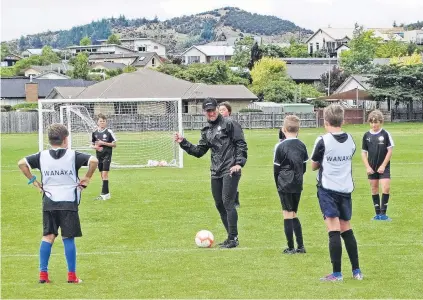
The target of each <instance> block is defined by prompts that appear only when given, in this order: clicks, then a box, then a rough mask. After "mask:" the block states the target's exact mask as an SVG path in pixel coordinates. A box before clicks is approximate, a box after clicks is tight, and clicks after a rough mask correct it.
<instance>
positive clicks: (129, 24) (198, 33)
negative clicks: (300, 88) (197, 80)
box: [7, 7, 312, 54]
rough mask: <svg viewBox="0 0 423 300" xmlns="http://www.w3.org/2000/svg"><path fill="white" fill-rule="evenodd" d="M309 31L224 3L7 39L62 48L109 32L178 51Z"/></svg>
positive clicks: (16, 45)
mask: <svg viewBox="0 0 423 300" xmlns="http://www.w3.org/2000/svg"><path fill="white" fill-rule="evenodd" d="M311 33H312V32H311V31H310V30H307V29H304V28H301V27H299V26H297V25H296V24H294V23H292V22H290V21H287V20H283V19H280V18H278V17H275V16H265V15H259V14H252V13H249V12H247V11H244V10H241V9H239V8H234V7H225V8H221V9H216V10H213V11H208V12H204V13H200V14H196V15H190V16H182V17H177V18H172V19H169V20H164V21H159V20H158V18H157V17H155V18H154V19H152V20H149V19H146V18H137V19H127V18H126V17H125V16H124V15H120V16H119V17H118V18H114V17H112V18H103V19H101V20H96V21H92V22H91V23H89V24H85V25H80V26H75V27H72V28H71V29H69V30H59V31H47V32H43V33H39V34H33V35H27V36H21V37H20V39H16V40H12V41H8V42H7V44H8V46H9V48H10V49H11V51H12V52H21V51H23V50H25V49H28V48H42V47H43V46H46V45H47V46H51V47H52V48H59V49H61V48H65V47H68V46H72V45H79V43H80V41H81V39H83V38H84V37H87V38H89V39H90V40H91V41H92V42H93V43H94V44H96V43H99V42H98V40H102V39H107V38H108V37H109V36H110V35H111V34H117V35H118V36H120V37H128V38H131V37H139V38H145V37H148V38H153V39H155V40H157V41H159V42H161V43H163V44H165V45H166V47H167V49H168V52H169V53H170V54H172V53H178V52H182V51H183V50H185V49H187V48H188V47H190V46H191V45H193V44H204V43H207V42H210V41H214V40H221V41H224V40H226V39H227V38H231V37H232V38H233V37H243V36H248V35H259V36H262V37H263V39H264V40H266V38H267V39H269V41H270V40H271V41H276V42H288V41H289V40H291V39H292V38H293V37H296V38H299V39H305V38H307V37H308V36H309V35H310V34H311Z"/></svg>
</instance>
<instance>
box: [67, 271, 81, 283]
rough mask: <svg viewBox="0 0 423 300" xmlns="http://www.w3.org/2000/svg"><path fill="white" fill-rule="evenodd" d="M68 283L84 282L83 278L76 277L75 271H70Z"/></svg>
mask: <svg viewBox="0 0 423 300" xmlns="http://www.w3.org/2000/svg"><path fill="white" fill-rule="evenodd" d="M68 283H76V284H78V283H82V280H81V279H79V278H78V277H76V274H75V272H68Z"/></svg>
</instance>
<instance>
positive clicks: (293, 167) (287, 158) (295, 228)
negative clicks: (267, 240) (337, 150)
mask: <svg viewBox="0 0 423 300" xmlns="http://www.w3.org/2000/svg"><path fill="white" fill-rule="evenodd" d="M299 129H300V119H299V118H298V117H297V116H294V115H291V116H287V117H285V120H284V122H283V126H282V128H281V131H282V132H283V134H284V136H285V139H283V140H282V141H280V142H279V143H278V144H276V146H275V151H274V159H273V173H274V177H275V183H276V188H277V190H278V194H279V199H280V201H281V205H282V212H283V218H284V229H285V236H286V239H287V243H288V248H286V249H285V250H284V251H283V253H284V254H295V253H306V250H305V248H304V242H303V233H302V228H301V223H300V220H299V219H298V217H297V211H298V205H299V203H300V198H301V192H302V190H303V175H304V173H305V171H306V162H307V160H308V155H307V148H306V146H305V145H304V143H303V142H301V141H300V140H299V139H298V138H297V136H298V131H299ZM294 233H295V237H296V240H297V249H295V248H294Z"/></svg>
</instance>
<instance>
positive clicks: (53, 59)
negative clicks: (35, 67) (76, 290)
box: [41, 46, 60, 64]
mask: <svg viewBox="0 0 423 300" xmlns="http://www.w3.org/2000/svg"><path fill="white" fill-rule="evenodd" d="M41 57H42V59H43V60H44V64H50V63H58V62H60V57H59V55H57V53H55V52H54V51H53V49H52V48H51V47H50V46H44V47H43V50H42V52H41Z"/></svg>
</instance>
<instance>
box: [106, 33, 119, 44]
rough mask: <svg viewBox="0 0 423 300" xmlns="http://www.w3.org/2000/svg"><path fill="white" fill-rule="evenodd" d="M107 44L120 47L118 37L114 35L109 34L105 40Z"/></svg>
mask: <svg viewBox="0 0 423 300" xmlns="http://www.w3.org/2000/svg"><path fill="white" fill-rule="evenodd" d="M107 44H115V45H120V44H121V42H120V40H119V37H118V36H117V35H116V34H111V35H110V36H109V38H108V39H107Z"/></svg>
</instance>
